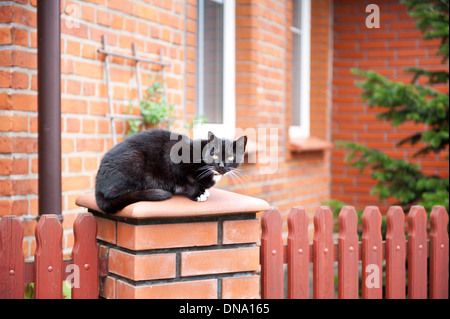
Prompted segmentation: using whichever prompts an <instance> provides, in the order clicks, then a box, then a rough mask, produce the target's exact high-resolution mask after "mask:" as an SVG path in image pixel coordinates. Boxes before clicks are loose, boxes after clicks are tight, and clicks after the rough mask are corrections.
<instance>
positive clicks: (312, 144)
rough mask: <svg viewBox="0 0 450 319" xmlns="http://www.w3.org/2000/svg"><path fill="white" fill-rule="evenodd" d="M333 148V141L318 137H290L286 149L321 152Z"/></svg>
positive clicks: (296, 151)
mask: <svg viewBox="0 0 450 319" xmlns="http://www.w3.org/2000/svg"><path fill="white" fill-rule="evenodd" d="M331 148H333V143H331V142H330V141H327V140H324V139H321V138H318V137H313V136H310V137H306V138H291V139H290V141H289V145H288V149H289V151H291V152H292V153H305V152H322V151H326V150H329V149H331Z"/></svg>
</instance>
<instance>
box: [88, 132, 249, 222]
mask: <svg viewBox="0 0 450 319" xmlns="http://www.w3.org/2000/svg"><path fill="white" fill-rule="evenodd" d="M176 136H177V137H178V139H175V140H171V133H170V132H168V131H164V130H151V131H144V132H142V133H139V134H137V135H134V136H132V137H130V138H128V139H126V140H125V141H123V142H122V143H119V144H117V145H116V146H115V147H114V148H112V149H111V150H110V151H109V152H107V153H106V154H105V156H104V157H103V160H102V162H101V164H100V168H99V170H98V173H97V180H96V184H95V197H96V201H97V205H98V206H99V208H100V209H101V210H102V211H104V212H105V213H109V214H112V213H115V212H117V211H119V210H121V209H122V208H124V207H125V206H127V205H129V204H132V203H135V202H138V201H161V200H166V199H169V198H171V197H172V196H173V194H180V195H185V196H187V197H189V198H190V199H191V200H194V201H197V200H199V198H200V196H201V195H203V194H205V190H207V189H208V188H210V187H212V186H214V184H215V180H214V176H215V175H216V176H218V175H223V174H226V173H228V172H229V171H231V170H233V169H235V168H237V167H238V166H239V165H240V163H242V162H243V158H244V154H243V153H244V150H245V146H246V144H247V137H246V136H243V137H241V138H239V139H237V140H236V141H230V140H226V139H219V138H217V137H215V136H214V134H212V133H211V132H210V133H209V139H208V140H201V141H195V142H194V141H192V140H191V139H189V138H188V137H186V136H184V135H181V134H177V135H176ZM172 137H173V135H172ZM199 148H200V149H199ZM186 150H188V154H189V155H188V156H187V157H186V153H183V151H186ZM171 151H172V157H171ZM174 155H175V158H178V159H179V158H182V161H181V162H179V161H173V160H172V158H173V157H174ZM176 155H178V157H177V156H176ZM182 155H184V156H182ZM203 198H205V197H203Z"/></svg>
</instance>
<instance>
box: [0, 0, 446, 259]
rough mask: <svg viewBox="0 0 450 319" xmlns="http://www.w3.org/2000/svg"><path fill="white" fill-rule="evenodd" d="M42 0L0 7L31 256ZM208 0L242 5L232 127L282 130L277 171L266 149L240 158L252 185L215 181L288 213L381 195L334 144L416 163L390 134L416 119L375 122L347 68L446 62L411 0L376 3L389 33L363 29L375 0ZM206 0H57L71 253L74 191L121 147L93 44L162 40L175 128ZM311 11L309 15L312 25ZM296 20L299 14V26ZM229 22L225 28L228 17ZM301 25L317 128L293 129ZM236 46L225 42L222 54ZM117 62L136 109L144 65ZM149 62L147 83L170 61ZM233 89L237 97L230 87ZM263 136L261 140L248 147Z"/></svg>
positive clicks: (11, 131) (4, 166) (14, 156)
mask: <svg viewBox="0 0 450 319" xmlns="http://www.w3.org/2000/svg"><path fill="white" fill-rule="evenodd" d="M36 1H37V0H30V1H28V0H15V1H2V2H0V216H1V215H9V214H14V215H20V216H25V223H24V224H25V225H26V227H25V236H28V237H26V238H28V241H26V244H25V247H24V251H25V252H26V253H27V256H30V255H31V254H33V252H34V246H35V244H34V239H33V237H32V236H33V233H32V229H34V225H35V221H34V220H33V218H32V217H33V216H36V215H37V214H38V211H37V210H38V208H37V207H38V205H37V201H38V198H37V197H38V196H37V191H38V190H37V185H38V183H37V178H38V176H37V39H36V36H37V30H36V27H37V23H36ZM205 1H210V0H205ZM228 1H230V2H228ZM213 2H214V3H222V5H223V6H224V7H225V4H224V2H225V3H227V4H226V5H227V6H228V5H229V3H231V2H232V3H233V5H234V6H233V10H232V12H233V13H234V15H233V16H232V21H233V24H234V33H233V35H234V36H233V37H232V38H233V41H232V46H233V47H234V52H235V54H234V56H235V59H234V61H232V62H233V63H232V64H233V71H234V75H235V76H234V77H233V83H235V84H233V86H232V87H231V88H230V87H228V88H227V90H231V91H226V92H234V94H233V96H232V98H231V100H232V102H233V103H232V104H234V106H235V107H234V108H233V110H232V112H233V113H234V115H235V116H234V117H233V121H234V127H235V128H240V129H243V130H245V129H249V128H250V129H255V130H257V129H258V128H260V129H264V130H263V131H266V132H269V131H270V128H275V129H277V130H276V134H275V133H273V134H272V135H271V137H270V139H269V141H268V142H267V146H268V147H269V148H268V152H269V151H270V150H275V151H276V154H273V155H270V156H271V157H272V158H269V160H270V159H272V160H274V161H276V170H275V171H273V172H271V173H270V174H262V173H261V167H262V166H264V165H263V164H262V163H261V160H260V159H259V157H257V161H256V163H250V164H245V165H244V167H243V168H244V169H245V172H246V175H247V177H246V180H245V183H237V184H235V183H234V181H233V180H231V179H223V180H222V181H221V182H220V184H219V185H218V187H220V188H224V189H228V190H232V191H235V192H238V193H242V194H245V195H250V196H255V197H259V198H263V199H265V200H266V201H267V202H269V203H270V204H271V205H273V206H277V207H278V208H279V209H280V210H281V211H282V212H283V213H287V212H288V210H289V208H290V207H292V206H295V205H302V206H305V207H306V208H307V210H308V212H310V213H313V212H314V211H315V209H316V208H317V207H318V206H320V205H321V202H322V201H325V200H328V199H330V198H337V199H341V200H345V201H346V202H348V203H351V204H355V205H358V206H363V205H367V204H375V203H376V202H377V199H376V198H375V197H373V196H370V195H369V190H370V186H371V185H372V184H373V181H372V180H371V179H370V177H367V175H364V176H359V172H357V171H355V170H353V169H351V168H349V167H348V165H347V164H344V162H343V157H344V156H343V155H344V152H343V151H342V150H330V145H331V143H330V142H331V141H333V140H336V139H345V140H355V141H358V142H361V143H366V145H367V146H369V147H374V148H379V149H382V150H387V151H389V152H390V153H391V155H394V156H395V157H400V158H403V157H407V158H409V157H410V155H411V154H412V152H411V150H408V149H396V148H395V141H396V140H398V139H399V138H400V137H402V136H405V134H407V132H409V131H410V130H411V129H413V128H414V127H413V126H411V125H409V124H407V125H403V126H402V127H399V128H397V129H392V128H391V127H390V126H389V125H388V124H384V123H380V122H379V121H376V120H375V116H376V110H369V109H368V107H367V106H366V105H365V104H364V103H361V101H360V98H359V93H360V91H359V89H357V88H356V87H355V86H354V77H353V76H352V75H351V74H350V69H351V68H353V67H359V68H366V69H375V70H377V71H380V72H381V73H382V74H385V75H388V76H390V77H392V78H398V79H402V80H405V81H407V80H408V79H409V77H408V76H407V75H405V74H404V73H403V72H402V69H403V68H404V67H407V66H413V65H420V66H426V67H434V66H436V65H438V64H439V63H438V62H439V60H440V58H436V57H434V55H433V52H434V51H435V49H436V47H437V44H436V43H433V42H424V41H423V40H421V39H420V37H421V34H420V33H419V32H418V31H417V29H416V28H415V27H414V21H413V20H412V19H411V18H410V17H409V16H408V15H407V13H406V10H405V7H404V6H401V5H399V4H398V1H394V0H389V1H383V2H382V3H381V4H380V10H381V14H382V15H381V28H380V29H367V28H366V26H365V19H366V15H367V14H366V13H365V7H366V5H367V4H368V3H369V2H368V1H356V0H354V1H350V0H346V1H344V0H342V1H341V0H340V1H332V0H313V1H311V2H309V1H306V2H307V3H310V8H308V6H306V7H303V5H302V7H301V10H300V9H298V8H297V7H298V5H294V2H293V1H291V0H224V1H213ZM200 3H204V2H202V1H200V0H199V1H197V0H187V1H182V0H146V1H144V0H120V1H118V0H85V1H81V0H80V1H76V0H73V1H69V0H61V33H62V34H61V71H62V79H61V91H62V92H61V101H62V118H61V128H62V188H63V189H62V191H63V193H62V196H63V207H62V210H63V216H64V222H63V226H64V228H65V232H64V247H65V248H67V251H66V252H69V251H70V247H72V245H73V233H72V230H71V229H72V224H73V221H74V219H75V216H76V215H77V214H78V213H79V212H80V211H82V209H80V208H79V207H77V206H76V205H75V199H76V198H77V197H78V196H79V195H80V194H83V193H87V192H91V191H92V190H93V187H94V184H95V174H96V171H97V169H98V166H99V163H100V160H101V158H102V156H103V154H104V153H105V152H106V151H107V150H108V149H110V148H111V147H112V146H113V142H112V135H111V123H110V120H109V118H108V117H107V114H109V113H110V111H109V107H108V92H107V84H106V78H105V70H104V68H105V56H104V54H102V53H99V52H98V50H99V49H102V36H103V35H106V39H107V45H108V50H111V51H114V52H116V53H121V54H125V55H132V54H133V53H132V45H133V43H135V44H136V46H137V50H138V52H139V55H140V56H141V57H144V58H147V59H153V60H157V61H160V59H161V55H160V52H161V51H160V49H161V48H162V49H163V61H164V62H166V63H170V66H168V67H165V69H164V72H165V78H166V85H167V96H168V101H169V102H170V103H172V104H173V105H174V108H175V111H174V116H175V117H176V121H175V123H174V127H175V128H182V127H183V126H184V125H185V123H190V122H191V121H192V120H193V118H194V117H195V115H196V114H198V113H199V110H198V107H199V94H200V93H199V85H198V81H199V73H200V72H201V71H204V69H203V67H202V68H199V59H201V58H204V57H200V56H199V51H198V48H199V42H200V41H199V40H200V39H199V34H200V33H199V17H200V12H199V5H200ZM296 10H300V11H296ZM305 10H307V11H306V12H309V11H308V10H310V14H307V15H304V14H305V13H304V12H305ZM228 14H229V13H228ZM295 14H298V15H299V16H296V15H295ZM305 17H306V18H307V19H308V21H309V23H308V22H307V23H306V24H305V22H304V21H305V20H304V19H303V18H305ZM228 18H229V16H228ZM300 18H302V19H300ZM297 20H301V21H303V22H301V23H300V24H299V25H297V22H298V21H297ZM224 21H225V22H224V24H223V26H224V27H225V26H227V23H229V20H226V19H224ZM230 21H231V20H230ZM305 25H307V26H310V41H309V42H308V43H309V49H308V48H307V52H309V54H310V59H309V60H308V61H307V62H308V63H307V64H309V66H310V76H309V77H308V82H309V83H308V85H309V87H310V90H309V94H308V96H307V97H305V96H302V98H303V99H305V98H306V100H307V101H308V103H307V104H308V105H307V113H302V114H307V119H308V121H307V122H308V123H307V127H308V131H307V134H303V135H299V136H294V135H293V134H292V131H291V130H290V126H291V125H290V124H291V122H292V121H293V119H292V116H291V114H296V113H294V112H293V111H292V107H293V106H292V105H293V104H295V103H293V102H292V99H293V98H294V97H293V95H292V92H293V91H294V90H295V88H293V87H292V83H295V82H293V75H295V72H294V71H293V65H297V64H294V63H293V60H295V59H297V58H299V56H301V54H299V52H296V51H295V48H293V43H296V42H295V41H294V40H295V39H294V37H296V34H297V35H298V34H301V32H297V33H296V31H295V30H297V29H302V27H303V26H305ZM300 31H303V32H305V31H306V32H307V31H308V30H300ZM304 34H305V33H304ZM299 39H300V40H299V41H304V40H302V39H303V38H301V37H299ZM225 43H227V44H228V45H229V44H230V43H229V42H225ZM302 43H303V42H302ZM203 44H204V43H203ZM227 49H229V47H228V46H227V47H226V48H224V49H223V50H224V51H225V50H227ZM303 50H305V49H303ZM227 57H228V55H227ZM110 61H111V73H110V79H111V84H112V95H113V96H112V98H113V107H114V110H115V113H117V114H120V113H122V114H123V113H127V112H128V108H129V103H130V101H131V102H133V103H135V104H136V101H137V97H138V93H137V81H136V74H135V63H134V62H133V61H130V60H126V59H123V58H120V57H112V58H111V60H110ZM140 67H141V72H142V73H141V78H142V85H143V87H144V88H146V87H148V86H149V85H150V84H151V81H150V74H154V75H158V74H160V71H161V68H160V67H159V66H155V65H149V64H148V63H141V65H140ZM227 72H228V71H227ZM303 80H304V79H303ZM444 89H445V88H444ZM224 96H225V98H226V99H230V96H227V95H226V94H225V93H224ZM302 105H303V104H302ZM227 107H228V106H227ZM302 107H303V106H302ZM302 112H303V111H302ZM302 116H303V115H302ZM304 118H305V117H302V119H301V120H302V121H303V120H304ZM115 127H116V133H117V134H118V137H119V139H123V138H126V132H127V122H126V121H125V120H121V119H117V120H116V121H115ZM274 132H275V131H274ZM274 134H275V135H274ZM380 136H381V138H380ZM271 141H276V142H275V143H271ZM257 144H258V142H257V141H256V140H254V141H253V149H254V146H255V145H257ZM275 145H276V147H274V146H275ZM250 153H252V150H251V151H250ZM249 156H250V155H249ZM420 164H421V165H422V166H423V167H424V169H425V170H427V171H433V172H437V173H439V174H441V175H446V176H448V163H447V162H446V161H445V159H443V158H436V157H430V158H427V159H424V160H423V161H421V162H420ZM29 217H30V218H29ZM27 225H28V226H27Z"/></svg>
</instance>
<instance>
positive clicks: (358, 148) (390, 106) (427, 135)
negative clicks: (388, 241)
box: [333, 0, 449, 211]
mask: <svg viewBox="0 0 450 319" xmlns="http://www.w3.org/2000/svg"><path fill="white" fill-rule="evenodd" d="M402 3H404V4H406V5H407V6H408V12H409V14H410V16H412V17H414V18H416V19H417V23H416V25H417V27H418V28H419V30H421V31H422V33H424V36H423V39H425V40H429V39H440V40H441V44H440V45H439V48H438V50H437V52H436V54H437V55H440V56H442V70H438V71H432V70H423V69H418V68H409V69H407V70H406V71H407V72H410V73H412V74H413V80H412V82H411V83H410V84H404V83H402V82H395V81H390V80H388V79H387V78H385V77H383V76H381V75H379V74H378V73H376V72H373V71H363V70H353V73H354V74H355V75H357V76H360V77H362V78H364V81H360V82H357V83H356V85H357V86H359V87H361V88H362V89H363V93H362V99H363V101H365V102H367V103H368V104H369V106H370V107H373V106H375V105H376V106H377V107H379V108H381V109H382V111H381V113H379V114H378V118H379V119H380V120H386V121H390V122H391V124H392V125H393V126H398V125H400V124H402V123H405V122H408V121H414V122H415V123H423V124H426V125H423V127H424V128H425V129H424V131H422V132H416V133H414V134H412V135H411V136H408V137H407V138H405V139H403V140H401V141H399V142H398V143H397V146H400V145H405V144H410V145H416V146H420V147H419V148H418V151H417V152H416V153H415V154H414V157H421V156H424V155H427V154H429V153H430V152H434V153H440V152H447V161H448V144H449V95H448V93H440V92H439V91H437V90H435V89H434V88H433V85H434V84H438V83H444V84H447V85H448V82H449V72H448V59H449V13H448V12H449V0H403V1H402ZM422 77H426V78H427V81H426V84H425V85H420V84H418V83H419V82H418V80H419V78H422ZM422 83H423V82H422ZM336 145H337V146H340V147H344V148H346V149H348V150H349V151H350V152H349V153H348V155H347V157H346V161H349V162H351V165H352V166H353V167H358V168H360V169H361V171H362V170H364V169H365V168H366V167H370V168H371V176H372V177H373V178H374V179H375V180H377V182H378V183H377V184H376V185H375V186H374V187H373V188H372V194H376V195H378V196H379V199H380V201H381V200H384V199H387V198H388V197H390V196H392V197H394V198H395V199H396V200H397V201H398V204H399V205H402V206H403V207H404V209H405V210H406V211H407V210H408V209H409V207H410V206H411V205H416V204H420V205H423V206H425V208H426V209H427V211H430V210H431V208H432V206H434V205H443V206H445V207H446V208H447V211H448V209H449V180H448V178H441V177H439V176H436V175H435V176H428V175H425V174H424V173H422V172H421V170H420V167H419V166H418V165H414V164H412V163H410V162H408V161H405V160H401V159H393V158H391V157H389V156H388V155H386V154H384V153H383V152H381V151H379V150H374V149H370V148H367V147H365V146H363V145H360V144H357V143H353V142H336ZM333 202H334V201H333ZM335 204H336V203H335ZM338 206H341V205H338Z"/></svg>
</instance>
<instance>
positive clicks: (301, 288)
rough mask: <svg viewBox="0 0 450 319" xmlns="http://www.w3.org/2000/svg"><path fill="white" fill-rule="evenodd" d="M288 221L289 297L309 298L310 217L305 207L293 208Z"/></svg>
mask: <svg viewBox="0 0 450 319" xmlns="http://www.w3.org/2000/svg"><path fill="white" fill-rule="evenodd" d="M287 223H288V241H287V246H288V248H287V253H288V256H287V262H288V299H307V298H309V240H308V226H309V217H308V214H307V213H306V210H305V208H304V207H294V208H292V209H291V211H290V212H289V215H288V219H287Z"/></svg>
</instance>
